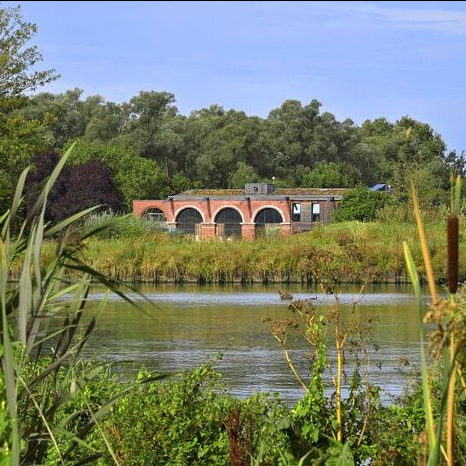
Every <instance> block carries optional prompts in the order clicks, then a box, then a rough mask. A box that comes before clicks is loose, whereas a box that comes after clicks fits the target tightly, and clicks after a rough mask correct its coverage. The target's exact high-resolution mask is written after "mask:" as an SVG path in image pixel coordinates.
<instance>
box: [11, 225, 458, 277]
mask: <svg viewBox="0 0 466 466" xmlns="http://www.w3.org/2000/svg"><path fill="white" fill-rule="evenodd" d="M464 223H465V222H464V219H463V218H462V217H460V218H459V224H460V227H461V225H464ZM426 228H427V230H428V236H427V240H426V245H427V251H428V253H429V255H430V263H431V264H432V273H433V274H434V275H435V277H436V279H437V281H440V282H442V281H446V279H447V273H446V270H445V257H446V253H447V241H446V237H445V231H444V227H443V226H442V225H441V223H440V222H435V223H431V224H428V225H426ZM403 241H406V242H407V243H408V245H409V247H410V249H411V251H412V253H413V257H414V260H415V261H416V263H418V264H419V263H422V257H423V253H422V248H421V246H420V245H419V242H418V240H417V232H416V226H415V225H414V224H413V223H405V224H394V225H387V224H384V223H378V222H374V223H359V222H349V223H345V224H335V225H328V226H325V227H321V228H316V229H315V230H314V231H312V232H310V233H305V234H300V235H294V236H291V237H285V238H278V239H269V240H267V239H258V240H255V241H231V242H230V241H194V240H190V239H187V238H183V237H172V236H168V235H166V234H163V233H160V232H153V233H151V234H144V235H142V236H137V237H130V238H126V237H117V238H110V239H90V240H88V241H87V242H86V248H85V251H84V252H83V260H85V261H86V263H87V264H89V265H92V266H93V267H95V268H96V269H97V270H98V271H99V272H101V273H104V274H107V275H109V276H111V277H113V278H115V279H118V280H122V281H125V282H148V283H157V282H198V283H205V282H207V283H232V282H242V283H269V282H277V283H280V282H281V283H284V282H293V283H311V282H315V281H317V280H318V279H320V280H327V281H333V282H342V283H343V282H348V283H364V282H372V283H383V282H391V283H397V282H408V281H409V276H408V274H407V273H406V269H405V262H404V253H403V246H402V244H403ZM465 241H466V240H465V239H464V238H460V256H459V264H460V265H459V272H458V273H459V280H463V279H464V278H466V248H463V247H461V246H463V245H464V244H465ZM55 251H56V243H55V242H48V243H46V244H44V248H43V250H42V254H43V261H44V262H46V263H47V262H48V261H51V260H53V257H54V255H55ZM20 265H21V263H20V262H19V261H17V262H15V263H14V264H12V267H11V270H10V278H11V279H13V280H18V279H19V277H20V274H19V272H20ZM426 277H427V274H426V273H425V272H424V269H423V268H421V270H420V280H421V282H423V281H426Z"/></svg>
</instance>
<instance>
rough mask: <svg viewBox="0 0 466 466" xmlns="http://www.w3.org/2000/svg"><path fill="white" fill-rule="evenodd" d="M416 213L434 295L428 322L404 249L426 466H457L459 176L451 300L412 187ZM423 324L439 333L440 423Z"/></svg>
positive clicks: (451, 219) (434, 339) (452, 226)
mask: <svg viewBox="0 0 466 466" xmlns="http://www.w3.org/2000/svg"><path fill="white" fill-rule="evenodd" d="M412 193H413V201H414V214H415V218H416V223H417V227H418V233H419V242H420V244H421V249H422V255H423V259H424V267H425V271H426V275H427V280H428V283H429V290H430V295H431V305H430V311H429V312H428V313H427V315H426V317H425V319H424V316H423V315H424V305H423V301H422V292H421V285H420V280H419V276H418V273H417V269H416V264H415V262H414V259H413V257H412V254H411V251H410V249H409V247H408V244H407V243H406V242H405V243H404V244H403V247H404V253H405V258H406V264H407V267H408V272H409V274H410V277H411V281H412V283H413V287H414V292H415V296H416V301H417V305H418V309H419V317H420V323H421V325H420V353H421V375H422V391H423V398H424V411H425V417H426V430H427V449H428V451H427V454H426V455H425V457H424V459H423V463H424V464H427V465H428V466H437V465H438V464H441V463H442V461H443V460H442V458H443V459H444V460H445V462H446V464H447V465H448V466H454V465H455V464H457V463H456V462H455V445H454V440H455V428H454V426H455V397H456V396H457V390H456V373H458V374H459V377H460V378H461V379H462V380H464V379H463V378H462V367H461V361H460V360H459V358H458V355H459V352H460V350H461V349H462V348H464V345H465V343H466V339H465V334H464V323H465V322H464V315H462V313H461V312H459V306H458V303H457V302H456V299H455V296H456V293H457V289H458V243H459V221H458V216H459V211H460V200H461V180H460V178H459V177H458V178H457V180H456V183H455V186H454V188H453V190H452V205H451V213H450V215H449V216H448V219H447V239H448V252H447V259H448V261H447V264H448V266H447V273H448V292H449V297H448V299H440V298H439V296H438V294H437V290H436V286H435V278H434V274H433V271H432V264H431V259H430V254H429V249H428V244H427V239H426V234H425V229H424V224H423V221H422V217H421V211H420V207H419V201H418V197H417V193H416V190H415V188H414V184H413V187H412ZM425 323H434V324H435V326H436V330H435V331H433V332H432V333H431V336H430V338H429V345H430V347H431V350H433V351H431V352H432V355H433V356H434V358H435V357H437V358H439V359H441V360H443V369H442V375H441V380H440V383H441V388H440V393H439V407H438V415H437V419H436V420H435V419H434V401H436V400H434V399H433V396H432V393H431V392H432V390H431V385H432V378H431V377H430V375H429V372H428V370H427V361H426V355H425V350H424V334H425Z"/></svg>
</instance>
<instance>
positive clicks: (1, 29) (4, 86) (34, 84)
mask: <svg viewBox="0 0 466 466" xmlns="http://www.w3.org/2000/svg"><path fill="white" fill-rule="evenodd" d="M36 32H37V26H36V25H35V24H34V23H28V22H26V21H24V20H23V18H22V16H21V8H20V7H19V6H16V7H6V8H5V7H0V97H3V98H4V97H14V96H18V95H21V94H23V92H25V91H31V90H35V89H37V88H38V87H40V86H43V85H44V84H46V83H48V82H50V81H53V80H54V79H57V78H58V75H56V74H55V70H53V69H52V70H45V71H31V68H32V67H34V66H35V65H36V64H37V63H38V62H40V61H42V55H41V54H40V53H39V51H38V49H37V46H28V45H27V44H28V42H29V41H30V40H31V39H32V38H33V37H34V34H35V33H36Z"/></svg>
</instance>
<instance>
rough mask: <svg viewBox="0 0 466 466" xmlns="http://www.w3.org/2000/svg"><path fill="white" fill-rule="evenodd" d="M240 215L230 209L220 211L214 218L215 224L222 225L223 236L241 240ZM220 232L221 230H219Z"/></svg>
mask: <svg viewBox="0 0 466 466" xmlns="http://www.w3.org/2000/svg"><path fill="white" fill-rule="evenodd" d="M242 221H243V219H242V218H241V214H240V213H239V212H238V211H237V210H235V209H232V208H230V207H227V208H225V209H223V210H221V211H220V212H219V213H218V214H217V216H216V217H215V223H217V224H223V225H224V227H223V229H224V231H223V232H222V235H223V236H226V237H227V238H228V237H236V238H241V222H242ZM220 231H221V230H220Z"/></svg>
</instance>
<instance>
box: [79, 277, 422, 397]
mask: <svg viewBox="0 0 466 466" xmlns="http://www.w3.org/2000/svg"><path fill="white" fill-rule="evenodd" d="M279 289H285V288H284V287H283V286H282V287H280V286H259V285H257V286H256V285H252V286H240V285H238V286H234V285H231V286H197V285H184V286H176V285H162V286H157V287H155V286H143V287H141V288H140V291H141V292H142V293H144V295H145V296H146V297H147V298H148V299H149V300H150V301H151V304H144V305H143V310H142V311H141V310H138V309H136V308H134V307H133V306H131V305H130V304H128V303H126V302H124V301H123V300H121V299H120V298H118V297H117V296H114V295H112V296H110V299H109V302H108V304H107V305H106V307H105V308H104V309H103V310H101V311H100V315H99V319H98V325H97V327H96V329H95V331H94V333H93V335H92V338H91V340H90V341H89V344H88V345H87V347H86V352H85V354H86V356H87V357H89V358H93V359H99V360H103V361H111V362H113V363H114V367H115V369H116V370H117V371H118V372H119V373H121V374H122V376H123V377H125V378H130V377H133V375H134V373H136V372H137V371H138V370H139V368H140V367H142V366H144V367H146V368H147V369H149V370H157V371H163V372H177V371H180V370H184V369H190V368H193V367H195V366H197V365H199V364H202V363H205V362H208V361H210V360H212V359H214V358H215V357H216V356H217V355H219V354H222V358H221V359H219V360H217V361H216V362H215V364H214V367H215V368H216V369H218V371H220V372H221V373H222V374H223V376H224V379H225V382H226V384H227V386H228V387H229V388H230V390H231V392H232V393H233V394H235V395H237V396H239V397H245V396H248V395H250V394H252V393H255V392H258V391H275V392H278V393H279V394H280V395H281V397H282V398H283V399H284V400H285V401H287V402H288V403H293V402H295V401H297V400H298V399H299V398H300V397H301V396H302V390H301V388H300V387H299V385H298V384H297V382H296V380H295V379H294V377H293V375H292V374H291V372H290V370H289V368H288V366H287V364H286V362H285V359H284V355H283V351H282V349H281V347H280V345H279V343H278V342H277V341H276V340H275V338H274V337H273V336H272V335H271V333H270V331H269V326H268V324H267V323H264V322H263V317H270V318H272V319H284V318H286V317H292V314H291V313H290V311H289V310H288V304H289V303H288V302H286V301H282V300H281V298H280V296H279V293H278V290H279ZM287 290H288V291H289V292H291V293H292V294H293V297H294V299H306V298H317V299H316V300H313V301H312V302H313V303H315V304H316V306H317V307H318V309H319V312H321V313H322V314H325V313H326V312H328V310H329V307H330V306H331V305H332V304H334V301H333V298H331V297H329V296H327V295H325V294H323V293H322V292H321V291H320V290H319V289H318V288H309V287H302V286H289V287H288V288H287ZM339 291H340V294H339V296H340V302H341V309H342V317H343V320H347V319H348V316H349V315H350V313H351V310H352V309H353V304H352V303H353V302H354V301H359V303H358V304H357V305H356V307H355V316H356V319H357V320H358V322H360V323H361V324H364V323H367V322H369V321H371V325H370V326H371V331H370V338H369V339H368V341H367V344H366V348H367V350H368V353H369V361H370V368H371V371H370V380H371V382H372V383H374V384H376V385H378V386H380V387H381V388H382V389H383V396H382V398H383V399H384V400H385V401H387V400H390V399H391V398H392V396H396V395H399V394H400V393H401V392H402V391H403V389H404V388H405V387H406V385H407V383H408V381H409V379H410V375H411V374H412V373H413V371H414V370H415V369H416V368H417V367H418V365H419V340H418V338H419V316H418V313H417V311H416V308H415V304H414V299H413V296H412V293H411V288H410V287H409V286H395V285H377V286H371V287H369V288H368V289H366V290H365V292H364V295H362V296H361V295H360V294H359V287H352V286H340V287H339ZM102 296H103V294H102V293H101V292H99V290H94V291H93V293H92V294H91V296H90V299H91V300H92V301H93V302H95V303H96V307H97V303H98V302H99V301H101V298H102ZM136 298H137V297H136ZM139 302H141V301H139ZM295 333H296V334H295V335H294V336H293V337H291V338H290V340H289V347H290V351H291V354H292V357H293V360H294V361H295V362H296V366H297V368H298V370H299V371H300V372H301V373H302V374H303V377H305V375H306V373H307V372H308V371H307V368H308V367H309V362H308V361H309V359H308V355H309V353H310V347H309V345H308V344H307V343H306V342H305V341H304V340H303V339H302V338H300V337H298V335H299V333H298V332H295ZM332 347H333V346H332V345H331V343H329V348H332ZM329 353H330V360H331V361H332V360H334V359H335V352H334V351H333V350H330V352H329ZM349 359H350V358H349ZM349 367H351V366H349Z"/></svg>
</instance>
